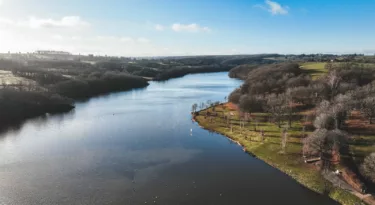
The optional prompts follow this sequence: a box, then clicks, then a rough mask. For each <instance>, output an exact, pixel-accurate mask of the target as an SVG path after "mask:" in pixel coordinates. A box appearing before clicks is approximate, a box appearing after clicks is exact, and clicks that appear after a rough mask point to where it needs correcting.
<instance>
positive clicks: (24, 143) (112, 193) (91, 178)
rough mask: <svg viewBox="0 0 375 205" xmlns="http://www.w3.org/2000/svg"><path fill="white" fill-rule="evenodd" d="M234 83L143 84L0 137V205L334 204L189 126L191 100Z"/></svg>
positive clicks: (220, 79) (200, 78) (220, 77)
mask: <svg viewBox="0 0 375 205" xmlns="http://www.w3.org/2000/svg"><path fill="white" fill-rule="evenodd" d="M240 84H241V82H240V81H237V80H233V79H229V78H228V77H227V73H215V74H197V75H189V76H186V77H183V78H179V79H174V80H170V81H167V82H164V83H160V82H152V83H151V85H150V86H149V87H147V88H145V89H140V90H134V91H129V92H122V93H116V94H111V95H109V96H105V97H99V98H93V99H91V100H90V101H88V102H85V103H79V104H77V107H76V109H75V110H74V111H73V112H71V113H68V114H64V115H57V116H49V117H46V118H44V119H41V118H39V119H33V120H29V121H28V122H26V123H25V124H23V125H22V126H21V127H20V128H19V129H15V130H9V131H8V132H4V133H2V134H0V204H1V205H34V204H35V205H39V204H41V205H44V204H45V205H53V204H67V205H74V204H87V205H94V204H95V205H96V204H98V205H103V204H124V205H131V204H162V205H168V204H170V205H178V204H183V205H190V204H193V205H195V204H204V205H210V204H212V205H221V204H235V205H242V204H244V205H245V204H246V205H248V204H286V205H293V204H296V205H297V204H298V205H306V204H312V205H315V204H319V205H322V204H335V203H334V202H333V201H331V200H330V199H328V198H326V197H323V196H320V195H317V194H315V193H313V192H311V191H309V190H307V189H305V188H303V187H302V186H300V185H299V184H297V183H296V182H294V181H293V180H292V179H290V178H289V177H287V176H285V175H284V174H283V173H281V172H279V171H277V170H275V169H273V168H272V167H270V166H268V165H266V164H265V163H263V162H262V161H260V160H257V159H255V158H253V157H251V156H249V155H248V154H246V153H244V152H243V151H242V149H241V147H239V146H238V145H236V144H233V143H231V142H230V141H229V140H228V139H226V138H225V137H223V136H221V135H218V134H212V133H209V132H208V131H206V130H203V129H201V128H199V126H198V125H197V124H195V123H193V122H192V121H191V116H190V110H191V105H192V104H193V103H196V102H197V103H198V102H206V101H207V100H212V101H216V100H221V101H222V100H223V99H224V96H226V95H228V93H229V92H231V91H232V90H233V89H234V88H236V87H238V86H239V85H240ZM191 129H192V130H193V131H192V133H191V131H190V130H191Z"/></svg>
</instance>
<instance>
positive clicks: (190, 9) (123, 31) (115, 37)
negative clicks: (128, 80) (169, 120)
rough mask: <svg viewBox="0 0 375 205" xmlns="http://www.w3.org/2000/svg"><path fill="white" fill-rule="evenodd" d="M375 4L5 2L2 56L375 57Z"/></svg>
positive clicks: (0, 0)
mask: <svg viewBox="0 0 375 205" xmlns="http://www.w3.org/2000/svg"><path fill="white" fill-rule="evenodd" d="M374 22H375V0H360V1H359V0H298V1H297V0H274V1H273V0H216V1H214V0H106V1H105V0H96V1H93V0H64V1H62V0H54V1H51V0H0V52H6V51H8V50H11V51H23V52H26V51H33V50H36V49H56V50H57V49H59V50H66V51H70V52H73V53H85V54H87V53H94V54H108V55H125V56H150V55H152V56H154V55H207V54H254V53H294V54H299V53H322V52H323V53H352V52H357V53H368V54H370V53H371V54H372V53H375V38H374V37H373V36H375V23H374Z"/></svg>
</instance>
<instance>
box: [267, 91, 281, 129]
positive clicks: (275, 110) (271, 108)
mask: <svg viewBox="0 0 375 205" xmlns="http://www.w3.org/2000/svg"><path fill="white" fill-rule="evenodd" d="M265 109H266V110H267V111H268V112H269V113H270V114H271V115H272V117H273V119H274V120H275V121H276V122H277V125H278V126H279V128H281V121H282V118H283V115H284V114H285V95H283V94H280V95H276V94H271V95H268V96H267V104H266V106H265Z"/></svg>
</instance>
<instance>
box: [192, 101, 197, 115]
mask: <svg viewBox="0 0 375 205" xmlns="http://www.w3.org/2000/svg"><path fill="white" fill-rule="evenodd" d="M197 108H198V104H197V103H194V104H193V105H192V106H191V112H193V113H195V112H197Z"/></svg>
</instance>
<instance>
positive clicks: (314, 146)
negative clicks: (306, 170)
mask: <svg viewBox="0 0 375 205" xmlns="http://www.w3.org/2000/svg"><path fill="white" fill-rule="evenodd" d="M327 132H328V130H326V129H318V130H315V131H314V132H313V133H312V134H310V135H309V136H308V137H307V138H305V139H304V140H303V155H304V156H306V155H307V156H320V157H321V156H322V154H323V151H324V143H325V138H326V135H327Z"/></svg>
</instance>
